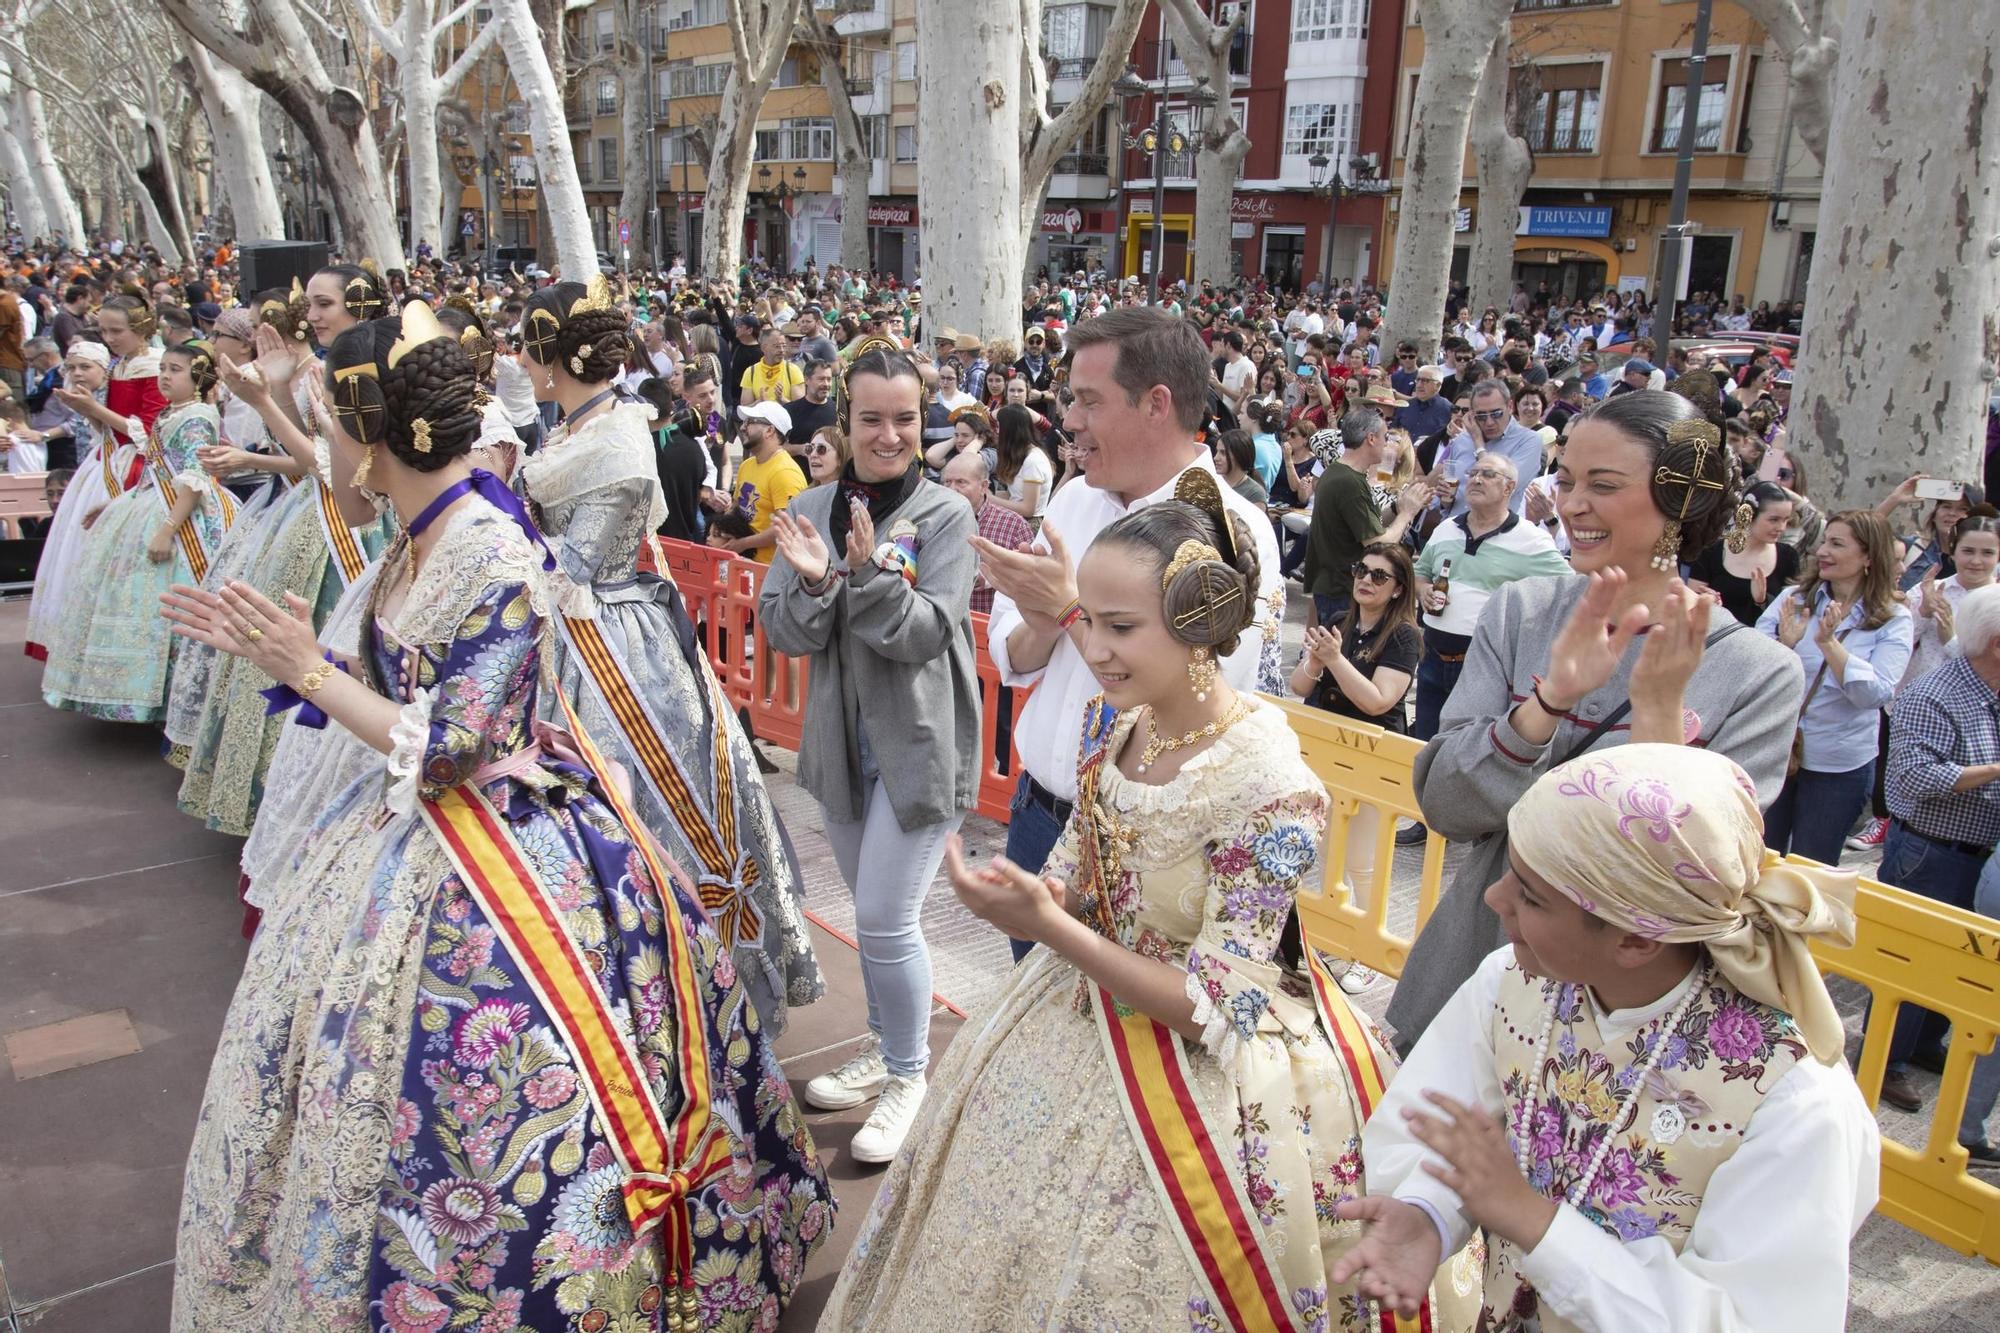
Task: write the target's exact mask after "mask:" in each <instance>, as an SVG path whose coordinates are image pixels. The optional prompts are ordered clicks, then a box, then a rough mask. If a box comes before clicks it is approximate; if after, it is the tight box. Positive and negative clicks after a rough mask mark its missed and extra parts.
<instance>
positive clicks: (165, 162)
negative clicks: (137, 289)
mask: <svg viewBox="0 0 2000 1333" xmlns="http://www.w3.org/2000/svg"><path fill="white" fill-rule="evenodd" d="M140 146H141V148H142V149H143V150H144V152H145V157H144V159H143V160H142V161H140V162H139V164H138V176H139V184H140V185H141V186H142V187H143V189H144V191H145V193H146V195H147V196H148V198H149V199H150V200H151V202H152V204H153V208H154V211H155V213H156V214H157V215H158V217H159V220H160V225H161V226H162V227H164V228H165V229H166V231H167V234H168V235H170V236H171V237H172V238H173V243H174V248H175V249H176V250H179V251H180V252H181V253H182V254H184V255H191V254H193V253H194V232H193V230H192V229H191V228H190V227H189V226H188V217H187V211H186V209H185V208H183V207H182V204H181V190H180V179H179V175H180V173H179V172H178V171H176V170H175V167H174V160H173V157H172V156H171V155H170V154H169V152H168V151H167V147H166V128H165V127H164V126H162V125H160V124H158V123H157V122H156V121H152V120H149V121H147V122H146V124H145V126H144V127H143V128H142V130H141V138H140ZM148 225H149V226H150V225H151V224H150V223H149V224H148ZM155 244H158V242H157V240H156V241H155ZM163 248H164V247H163Z"/></svg>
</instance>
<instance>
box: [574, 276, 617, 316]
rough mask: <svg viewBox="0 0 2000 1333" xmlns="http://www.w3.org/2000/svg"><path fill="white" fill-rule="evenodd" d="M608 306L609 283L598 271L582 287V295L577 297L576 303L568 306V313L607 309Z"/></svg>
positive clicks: (609, 305)
mask: <svg viewBox="0 0 2000 1333" xmlns="http://www.w3.org/2000/svg"><path fill="white" fill-rule="evenodd" d="M610 308H611V284H610V283H608V282H606V281H605V280H604V275H603V274H602V273H600V274H598V275H597V276H596V277H594V278H592V279H591V280H590V285H589V286H587V287H585V288H584V289H583V295H582V296H580V297H578V298H577V302H576V304H575V305H573V306H571V307H570V308H569V313H570V314H571V315H572V316H576V315H581V314H583V313H585V312H586V311H591V310H609V309H610Z"/></svg>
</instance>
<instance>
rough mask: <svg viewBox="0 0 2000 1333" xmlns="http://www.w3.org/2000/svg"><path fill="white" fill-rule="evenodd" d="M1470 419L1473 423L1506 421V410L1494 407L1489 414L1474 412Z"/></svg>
mask: <svg viewBox="0 0 2000 1333" xmlns="http://www.w3.org/2000/svg"><path fill="white" fill-rule="evenodd" d="M1472 419H1473V420H1474V421H1505V420H1506V419H1507V409H1506V408H1504V407H1496V408H1494V409H1493V410H1492V411H1490V412H1474V413H1473V414H1472Z"/></svg>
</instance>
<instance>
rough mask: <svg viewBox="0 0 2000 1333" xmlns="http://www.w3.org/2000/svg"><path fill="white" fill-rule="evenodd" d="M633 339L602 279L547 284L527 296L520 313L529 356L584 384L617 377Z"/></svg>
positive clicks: (525, 346) (522, 332)
mask: <svg viewBox="0 0 2000 1333" xmlns="http://www.w3.org/2000/svg"><path fill="white" fill-rule="evenodd" d="M599 299H602V300H603V304H601V305H600V304H597V302H598V300H599ZM579 307H581V308H579ZM632 342H633V338H632V321H631V320H630V319H629V318H628V317H627V316H626V314H625V312H624V311H622V310H620V309H618V308H617V307H616V306H613V305H612V304H611V303H610V300H609V296H608V292H606V291H604V290H603V289H601V288H600V285H599V283H592V284H591V285H590V286H589V287H586V286H585V285H584V284H582V283H580V282H558V283H555V284H554V285H552V286H548V287H544V288H542V290H540V291H538V292H536V293H535V294H534V295H533V296H532V297H530V298H528V304H527V307H526V309H524V310H523V311H522V314H521V345H522V347H523V348H525V349H526V351H527V353H528V355H529V356H530V357H532V358H533V359H534V361H535V363H536V364H537V365H542V366H561V367H562V368H563V369H564V370H565V371H567V372H568V373H569V376H570V378H571V379H574V380H576V381H578V382H579V383H582V384H603V383H605V382H607V381H609V380H613V379H616V378H617V377H618V376H619V375H620V374H621V373H623V372H624V369H625V357H626V352H627V349H628V348H629V347H630V346H631V344H632Z"/></svg>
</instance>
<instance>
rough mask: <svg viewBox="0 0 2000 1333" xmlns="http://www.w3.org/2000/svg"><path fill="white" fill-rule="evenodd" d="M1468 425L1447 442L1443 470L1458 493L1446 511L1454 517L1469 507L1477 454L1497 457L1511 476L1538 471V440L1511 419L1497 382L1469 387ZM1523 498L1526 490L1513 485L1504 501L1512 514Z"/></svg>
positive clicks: (1511, 408)
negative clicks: (1508, 466)
mask: <svg viewBox="0 0 2000 1333" xmlns="http://www.w3.org/2000/svg"><path fill="white" fill-rule="evenodd" d="M1471 402H1472V411H1471V413H1470V414H1469V415H1470V417H1471V424H1470V425H1468V426H1467V427H1466V429H1465V432H1464V433H1463V434H1461V435H1460V436H1459V437H1458V438H1457V439H1455V440H1453V441H1452V442H1451V453H1450V456H1449V458H1448V459H1447V461H1446V463H1445V469H1446V471H1447V472H1448V473H1449V474H1450V475H1451V476H1453V477H1455V478H1457V480H1458V491H1457V496H1456V498H1455V500H1454V501H1453V502H1452V505H1451V507H1450V509H1449V511H1448V513H1449V515H1450V517H1453V518H1456V517H1458V516H1459V515H1460V514H1463V513H1464V512H1465V511H1466V510H1467V508H1469V507H1470V505H1471V503H1472V501H1471V498H1470V494H1469V491H1470V487H1471V484H1472V477H1471V474H1472V462H1473V459H1474V458H1475V457H1477V456H1478V455H1479V454H1481V453H1495V454H1500V455H1501V456H1503V457H1504V458H1506V459H1507V461H1508V462H1510V463H1512V464H1513V465H1514V476H1515V477H1516V478H1517V479H1518V478H1523V477H1526V478H1534V477H1537V476H1540V475H1541V471H1542V437H1541V436H1539V435H1537V434H1536V433H1535V432H1534V431H1531V430H1529V429H1528V428H1527V427H1526V426H1523V425H1522V424H1521V423H1520V422H1518V421H1516V420H1514V400H1513V398H1512V396H1511V395H1509V393H1508V392H1507V386H1506V384H1505V383H1503V382H1502V381H1500V380H1481V381H1480V382H1479V383H1477V384H1475V385H1473V386H1472V395H1471ZM1526 499H1527V487H1525V486H1520V485H1516V486H1515V487H1514V493H1513V497H1512V498H1511V499H1510V500H1509V501H1508V502H1507V503H1508V507H1509V508H1511V509H1512V510H1513V511H1514V512H1515V513H1517V514H1518V513H1520V512H1521V505H1522V503H1523V501H1525V500H1526Z"/></svg>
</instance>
